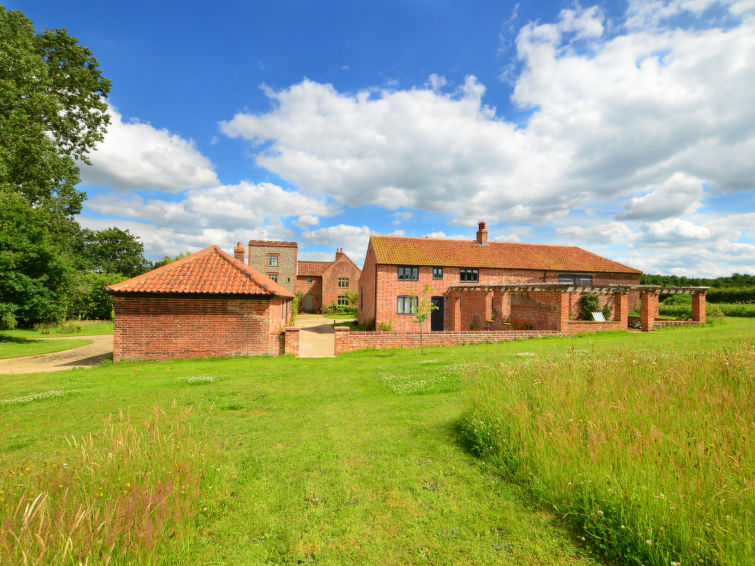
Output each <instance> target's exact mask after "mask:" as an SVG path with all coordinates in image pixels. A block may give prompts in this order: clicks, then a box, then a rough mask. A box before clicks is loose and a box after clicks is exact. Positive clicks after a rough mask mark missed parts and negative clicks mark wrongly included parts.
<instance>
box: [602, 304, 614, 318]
mask: <svg viewBox="0 0 755 566" xmlns="http://www.w3.org/2000/svg"><path fill="white" fill-rule="evenodd" d="M600 311H601V312H602V313H603V318H605V319H606V320H611V319H612V318H613V307H612V306H611V305H609V304H608V303H606V304H605V305H603V308H602V309H600Z"/></svg>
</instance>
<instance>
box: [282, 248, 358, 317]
mask: <svg viewBox="0 0 755 566" xmlns="http://www.w3.org/2000/svg"><path fill="white" fill-rule="evenodd" d="M361 275H362V271H361V270H360V269H359V268H358V267H357V266H356V264H355V263H354V262H353V261H351V259H349V256H347V255H346V254H345V253H344V251H343V248H339V249H338V250H336V258H335V260H333V261H300V262H299V264H298V273H297V275H296V292H297V293H299V292H301V293H303V294H304V298H303V300H302V304H301V310H302V311H304V312H320V311H321V310H322V308H323V307H324V306H328V305H333V304H336V305H347V304H349V303H348V299H347V297H346V291H357V289H358V287H359V277H360V276H361Z"/></svg>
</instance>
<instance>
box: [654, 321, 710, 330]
mask: <svg viewBox="0 0 755 566" xmlns="http://www.w3.org/2000/svg"><path fill="white" fill-rule="evenodd" d="M703 324H704V323H703V322H698V321H696V320H655V322H653V328H670V327H672V326H702V325H703Z"/></svg>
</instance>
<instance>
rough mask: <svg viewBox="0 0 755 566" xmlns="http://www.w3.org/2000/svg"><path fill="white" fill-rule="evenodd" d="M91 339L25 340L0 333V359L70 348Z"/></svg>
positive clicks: (87, 342) (85, 343)
mask: <svg viewBox="0 0 755 566" xmlns="http://www.w3.org/2000/svg"><path fill="white" fill-rule="evenodd" d="M91 343H92V341H91V340H27V339H25V338H18V337H15V336H8V335H7V334H6V333H5V332H2V333H0V359H8V358H19V357H21V356H37V355H40V354H51V353H53V352H62V351H64V350H72V349H73V348H78V347H79V346H86V345H87V344H91Z"/></svg>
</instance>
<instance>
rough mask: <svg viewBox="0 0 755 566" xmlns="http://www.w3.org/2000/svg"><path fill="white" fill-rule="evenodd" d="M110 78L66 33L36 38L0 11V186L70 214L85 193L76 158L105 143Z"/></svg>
mask: <svg viewBox="0 0 755 566" xmlns="http://www.w3.org/2000/svg"><path fill="white" fill-rule="evenodd" d="M109 91H110V81H109V80H108V79H106V78H104V77H103V76H102V74H101V72H100V68H99V63H98V62H97V59H95V58H94V56H93V55H92V52H91V51H90V50H89V49H87V48H86V47H83V46H81V45H79V44H78V40H77V39H76V38H74V37H71V36H70V35H68V33H67V32H66V31H65V30H62V29H56V30H44V31H42V32H40V33H35V31H34V26H33V24H32V22H31V20H29V19H28V18H27V17H26V16H24V14H23V13H21V12H19V11H7V10H6V9H5V8H4V7H3V6H0V187H3V188H6V189H13V190H15V191H18V192H20V193H21V194H22V195H23V196H24V197H25V198H26V199H27V202H28V204H29V205H30V206H33V207H43V208H46V209H47V210H49V211H50V212H51V213H55V214H60V215H63V216H71V215H73V214H77V213H79V212H80V211H81V203H82V202H83V200H84V199H85V198H86V194H85V193H83V192H82V191H79V190H77V189H76V184H77V183H78V182H79V181H80V178H79V168H78V166H77V161H81V162H84V163H88V160H87V154H88V153H89V151H91V150H92V149H93V148H94V146H95V145H96V144H97V142H99V141H102V139H103V137H104V134H105V129H106V127H107V124H108V123H109V116H108V114H107V104H106V103H105V101H104V98H105V97H107V95H108V93H109Z"/></svg>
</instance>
